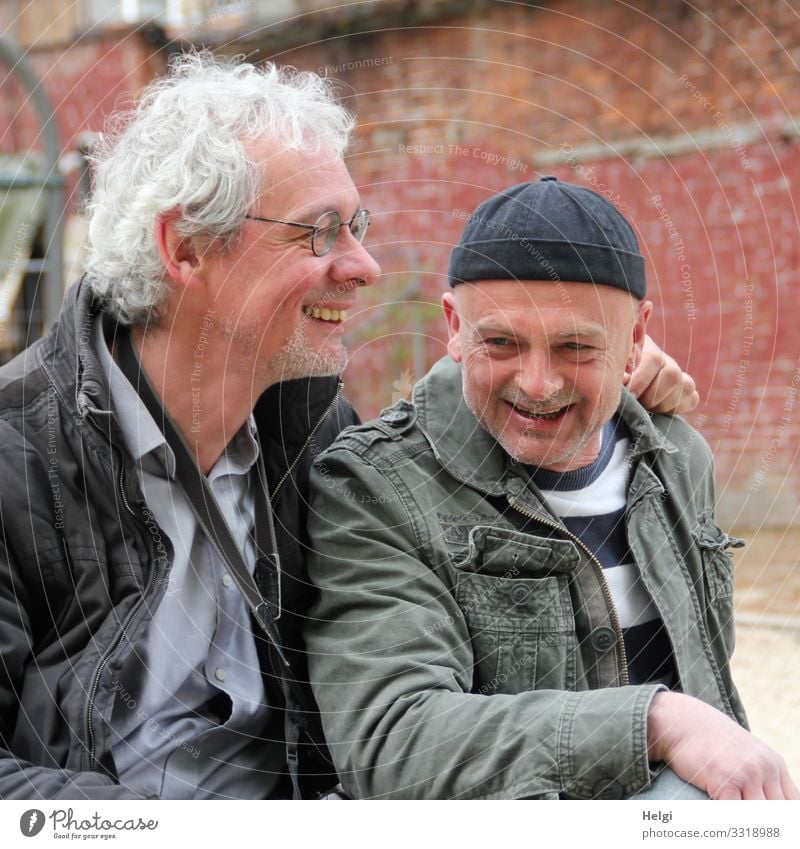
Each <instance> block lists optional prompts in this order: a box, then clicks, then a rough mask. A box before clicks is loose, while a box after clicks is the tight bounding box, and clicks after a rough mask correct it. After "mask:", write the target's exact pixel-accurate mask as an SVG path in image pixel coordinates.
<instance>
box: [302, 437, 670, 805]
mask: <svg viewBox="0 0 800 849" xmlns="http://www.w3.org/2000/svg"><path fill="white" fill-rule="evenodd" d="M412 501H413V492H410V491H397V489H396V488H395V487H393V485H392V483H391V482H389V481H388V480H387V479H386V477H385V476H384V475H383V474H382V473H381V472H380V471H379V470H378V469H376V468H375V467H373V466H371V465H370V464H369V463H368V462H367V461H365V460H364V459H362V458H361V457H359V456H357V455H355V454H353V453H352V452H350V451H348V450H347V449H346V448H342V447H334V448H333V449H332V450H330V451H328V452H327V453H326V454H325V455H324V456H323V457H322V458H321V459H320V460H319V461H318V462H317V464H316V468H315V470H314V471H313V472H312V497H311V509H310V519H309V529H310V535H311V540H310V542H311V551H310V552H309V575H310V578H311V580H312V582H313V583H314V584H316V586H317V588H318V589H319V591H320V597H319V600H318V602H317V603H316V605H315V606H314V607H313V608H312V609H311V610H310V612H309V618H308V622H307V628H306V634H305V636H306V645H307V650H308V652H309V670H310V677H311V681H312V682H313V686H314V692H315V695H316V698H317V701H318V704H319V707H320V711H321V714H322V720H323V725H324V729H325V734H326V737H327V740H328V743H329V745H330V748H331V752H332V755H333V758H334V761H335V765H336V768H337V770H338V771H339V775H340V778H341V780H342V783H343V785H344V787H345V789H346V790H347V791H348V792H349V793H350V794H351V795H353V796H355V797H358V798H367V797H381V798H462V799H500V798H502V799H506V798H524V797H544V798H548V797H550V798H555V796H556V795H557V794H563V795H564V796H566V797H568V798H592V797H594V796H598V795H599V796H605V795H608V796H612V797H617V798H619V797H620V796H626V795H630V794H632V793H635V792H637V791H639V790H641V789H643V788H644V787H646V786H647V785H648V784H649V780H650V771H649V767H648V760H647V747H646V726H647V712H648V708H649V705H650V701H651V699H652V697H653V695H654V694H655V693H656V692H657V691H658V689H659V687H657V686H636V687H620V688H609V689H604V690H595V691H583V692H567V691H561V690H538V691H529V692H524V693H519V694H516V695H507V694H494V695H491V696H486V695H481V694H478V693H473V692H470V690H471V687H472V663H473V657H472V649H471V645H470V637H469V633H468V631H467V628H466V625H465V622H464V617H463V614H462V612H461V611H460V609H459V607H458V605H457V604H456V602H455V600H454V598H453V596H452V594H451V592H450V591H449V588H448V587H447V586H446V584H445V582H444V581H443V580H442V579H441V577H440V575H439V573H438V572H437V570H436V569H435V568H432V567H433V564H431V563H430V562H428V561H429V558H430V548H429V546H428V543H427V541H426V540H425V539H424V534H423V533H422V523H421V522H420V517H419V516H418V515H417V514H416V512H415V511H413V510H409V509H408V505H409V504H410V503H411V502H412Z"/></svg>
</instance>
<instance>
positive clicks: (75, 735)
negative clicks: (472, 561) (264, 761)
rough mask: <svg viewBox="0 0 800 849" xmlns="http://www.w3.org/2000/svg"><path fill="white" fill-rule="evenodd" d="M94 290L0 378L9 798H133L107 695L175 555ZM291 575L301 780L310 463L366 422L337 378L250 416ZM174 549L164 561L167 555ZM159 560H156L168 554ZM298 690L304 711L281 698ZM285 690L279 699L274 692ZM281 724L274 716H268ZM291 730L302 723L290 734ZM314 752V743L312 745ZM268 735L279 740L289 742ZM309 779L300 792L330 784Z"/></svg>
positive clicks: (79, 295)
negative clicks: (156, 516)
mask: <svg viewBox="0 0 800 849" xmlns="http://www.w3.org/2000/svg"><path fill="white" fill-rule="evenodd" d="M99 314H100V307H99V305H98V304H97V303H96V302H95V301H94V300H93V298H92V295H91V292H90V289H89V286H88V285H87V284H86V282H85V281H81V282H80V283H79V284H77V285H76V286H74V287H73V288H72V289H71V290H70V291H69V292H68V293H67V299H66V303H65V306H64V308H63V309H62V312H61V314H60V316H59V319H58V321H57V322H56V324H55V325H54V326H53V327H52V328H51V330H50V331H49V332H48V334H47V336H46V337H45V338H44V339H41V340H39V341H38V342H36V343H34V344H33V345H31V347H30V348H28V349H27V350H26V351H24V352H23V353H22V354H20V355H19V356H18V357H17V358H15V359H14V360H13V361H12V362H10V363H8V364H7V365H6V366H4V367H3V368H2V369H0V543H1V544H2V549H1V550H0V658H1V659H2V662H1V663H0V798H5V799H8V798H52V799H55V798H81V797H88V798H94V799H107V798H131V797H135V796H136V794H135V792H132V791H131V790H130V789H127V788H124V787H122V786H120V785H119V784H118V783H117V780H116V773H115V768H114V763H113V760H112V758H111V754H110V744H111V740H110V739H109V731H110V729H109V719H110V717H111V713H112V708H113V702H114V689H113V687H112V686H111V681H112V680H113V678H114V677H115V674H116V673H117V672H118V671H119V669H120V668H121V666H122V664H123V663H124V660H125V658H126V656H127V655H128V653H129V652H130V651H131V649H132V647H133V646H135V645H136V643H137V641H138V640H139V639H140V638H141V637H142V635H143V634H144V632H145V630H146V629H147V626H148V623H149V621H150V618H151V616H152V613H153V611H154V610H155V608H156V607H157V605H158V603H159V601H160V599H161V597H162V595H163V593H164V590H165V588H166V585H167V581H168V577H169V568H170V562H171V556H172V548H171V545H170V543H169V540H168V539H167V537H166V535H165V534H164V533H163V532H161V531H160V529H159V528H158V527H157V525H156V524H155V523H154V521H153V519H152V517H149V515H148V513H147V510H146V506H145V504H144V499H143V496H142V493H141V491H140V488H139V485H138V480H137V477H136V473H135V470H134V466H133V463H132V461H131V458H130V457H129V455H128V454H127V451H126V449H125V447H124V440H123V438H122V434H121V432H120V430H119V427H118V424H117V422H116V420H115V418H114V416H113V415H112V414H111V413H110V412H109V390H108V386H107V383H106V380H105V377H104V375H103V372H102V369H101V366H100V363H99V361H98V358H97V353H96V351H95V350H94V333H93V325H94V322H95V321H96V320H97V319H98V315H99ZM255 417H256V422H257V425H258V430H259V434H260V437H261V441H262V446H263V449H264V453H265V459H266V464H267V474H268V478H269V482H270V490H271V493H272V499H273V510H274V514H275V525H276V533H277V538H278V547H279V551H280V555H281V561H282V566H283V576H282V577H283V583H282V587H281V590H282V602H283V607H284V610H285V613H284V615H283V616H282V617H281V620H280V629H281V634H280V637H281V640H282V642H283V643H284V647H285V648H286V649H287V651H288V654H289V656H290V658H291V660H292V664H293V668H292V670H291V671H288V672H284V671H281V673H280V675H279V676H277V677H275V676H273V675H272V672H273V669H272V662H271V660H270V658H269V656H268V652H267V651H266V646H265V643H264V642H263V641H262V642H260V643H259V650H260V653H261V657H262V668H263V671H264V673H265V678H266V684H267V687H268V692H269V693H270V699H273V700H275V701H274V703H281V701H282V700H283V698H284V697H286V698H288V699H289V705H288V708H289V710H288V712H289V715H290V716H291V718H292V721H291V722H290V727H291V728H297V727H298V722H299V725H300V726H302V728H301V745H300V760H301V769H303V770H304V771H306V772H308V773H315V772H316V773H330V772H331V767H330V764H329V763H328V762H326V761H325V759H324V757H322V756H320V752H321V754H322V755H324V754H325V752H324V744H322V743H321V742H320V741H321V734H320V733H315V730H314V729H315V726H316V725H318V719H317V718H316V712H315V709H314V704H313V698H312V697H311V696H310V691H309V689H308V687H307V685H306V684H305V683H304V682H305V681H306V679H307V675H306V670H305V657H304V653H303V652H302V643H301V641H300V636H299V627H298V622H299V618H300V617H302V614H303V613H304V611H305V609H306V607H307V605H308V603H309V587H308V583H307V580H306V573H305V565H304V549H305V530H304V529H305V519H306V514H307V498H306V486H307V480H308V471H309V467H310V464H311V461H312V460H313V458H314V456H315V455H316V454H317V453H318V452H319V451H320V450H322V449H323V448H325V447H326V446H327V445H328V444H329V443H330V442H331V441H332V439H333V438H334V437H335V436H336V434H337V433H338V432H339V431H340V430H341V429H342V428H343V427H345V426H346V425H348V424H352V423H354V422H357V418H356V416H355V413H354V411H353V409H352V408H351V407H350V405H349V404H348V403H347V401H346V400H344V399H343V398H342V397H341V383H340V382H339V381H338V379H337V378H312V379H307V380H297V381H289V382H287V383H284V384H278V385H276V386H274V387H271V388H270V389H269V390H268V391H267V392H266V393H264V395H263V396H262V397H261V398H260V399H259V402H258V404H257V405H256V409H255ZM161 545H163V546H165V549H166V550H164V549H161V548H160V546H161ZM159 552H160V553H159ZM287 677H293V678H295V679H297V680H298V681H299V682H301V683H300V688H299V689H300V690H301V691H302V693H303V698H302V701H303V704H302V705H301V704H299V703H298V702H299V699H298V698H297V697H295V696H293V695H291V694H289V695H287V694H286V693H285V692H284V690H285V687H284V686H281V683H280V682H281V681H283V682H284V683H285V680H286V678H287ZM276 681H277V682H278V685H277V686H276ZM272 713H273V714H278V715H279V716H280V713H281V712H280V711H273V712H272ZM295 720H297V722H295ZM306 732H308V733H309V734H311V735H312V737H313V740H314V742H310V741H308V740H307V738H306V736H305V733H306ZM264 733H265V736H273V735H275V734H279V735H281V738H282V735H283V723H282V722H281V723H280V727H279V728H274V729H272V728H271V729H265V732H264ZM331 783H333V781H332V779H331V777H330V775H325V776H323V777H321V778H320V779H319V782H316V781H315V780H314V779H313V778H309V779H308V781H307V782H306V783H305V791H306V793H307V794H309V795H310V794H312V793H313V791H314V790H316V789H318V787H323V786H330V784H331Z"/></svg>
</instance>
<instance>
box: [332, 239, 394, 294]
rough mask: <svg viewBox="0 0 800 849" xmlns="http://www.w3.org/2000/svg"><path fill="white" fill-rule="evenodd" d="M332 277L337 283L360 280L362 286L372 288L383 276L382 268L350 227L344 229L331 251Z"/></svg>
mask: <svg viewBox="0 0 800 849" xmlns="http://www.w3.org/2000/svg"><path fill="white" fill-rule="evenodd" d="M330 253H331V258H332V260H333V262H332V265H331V277H333V279H334V280H335V281H336V282H337V283H347V282H348V281H350V280H358V281H359V285H361V286H371V285H372V284H373V283H375V282H376V281H377V280H378V278H379V277H380V275H381V267H380V265H378V263H377V262H376V261H375V259H374V257H373V256H372V254H370V252H369V251H368V250H367V249H366V248H365V247H364V245H363V244H362V243H361V242H359V241H358V239H356V238H355V236H353V234H352V233H351V232H350V229H349V228H348V227H342V229H341V230H340V231H339V237H338V238H337V240H336V244H335V245H334V246H333V248H332V250H331V252H330Z"/></svg>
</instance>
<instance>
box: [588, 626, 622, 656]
mask: <svg viewBox="0 0 800 849" xmlns="http://www.w3.org/2000/svg"><path fill="white" fill-rule="evenodd" d="M589 642H590V643H591V645H592V648H593V649H594V650H595V651H608V650H609V649H610V648H612V647H613V646H614V645H615V644H616V642H617V635H616V633H615V632H614V629H613V628H608V627H606V626H605V625H603V626H601V627H600V628H595V629H594V631H592V633H591V634H590V635H589Z"/></svg>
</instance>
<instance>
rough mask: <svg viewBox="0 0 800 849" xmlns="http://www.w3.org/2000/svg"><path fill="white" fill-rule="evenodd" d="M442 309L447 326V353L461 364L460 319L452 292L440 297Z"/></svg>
mask: <svg viewBox="0 0 800 849" xmlns="http://www.w3.org/2000/svg"><path fill="white" fill-rule="evenodd" d="M442 309H443V310H444V320H445V322H446V324H447V336H448V339H447V353H448V354H450V356H451V357H452V358H453V359H454V360H455V361H456V362H457V363H460V362H461V317H460V316H459V314H458V307H457V306H456V298H455V293H454V292H445V293H444V294H443V295H442Z"/></svg>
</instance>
